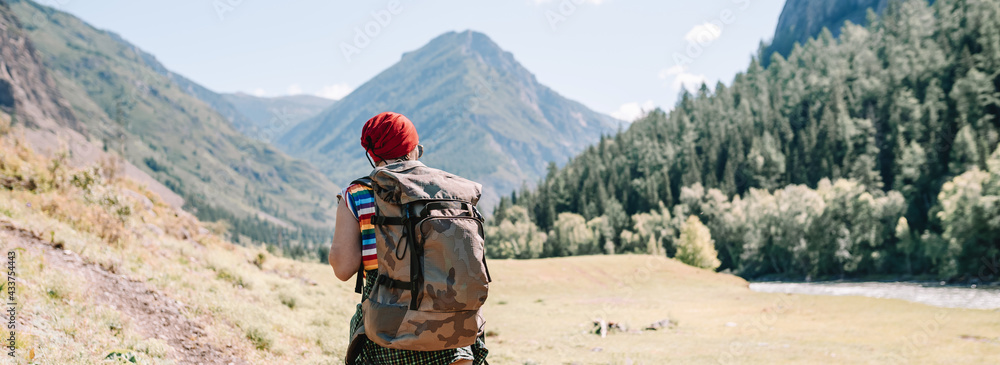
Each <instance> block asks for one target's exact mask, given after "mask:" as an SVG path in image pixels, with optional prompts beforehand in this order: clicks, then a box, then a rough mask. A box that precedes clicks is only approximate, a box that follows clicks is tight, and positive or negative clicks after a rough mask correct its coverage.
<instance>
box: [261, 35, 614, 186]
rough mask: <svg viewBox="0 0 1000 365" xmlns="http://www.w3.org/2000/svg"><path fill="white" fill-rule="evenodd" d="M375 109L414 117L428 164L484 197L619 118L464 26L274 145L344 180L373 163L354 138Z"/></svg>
mask: <svg viewBox="0 0 1000 365" xmlns="http://www.w3.org/2000/svg"><path fill="white" fill-rule="evenodd" d="M383 111H395V112H398V113H402V114H404V115H406V116H408V117H409V118H410V119H411V120H412V121H413V122H414V124H415V125H416V127H417V130H418V132H419V133H421V143H423V144H424V145H425V146H426V147H427V154H426V156H425V157H424V160H425V162H427V163H428V165H431V166H435V167H438V168H442V169H445V170H448V171H451V172H454V173H456V174H459V175H463V176H466V177H468V178H471V179H474V180H477V181H480V182H482V183H484V185H486V189H485V190H486V191H485V193H484V203H485V204H486V205H491V204H493V203H495V202H497V201H498V198H499V196H500V195H505V194H508V193H509V192H511V191H513V189H515V188H517V187H520V186H521V185H522V184H523V183H524V182H528V183H532V182H534V181H535V180H536V179H538V178H539V177H541V176H543V175H544V174H545V172H546V169H547V166H548V163H549V162H557V163H560V164H561V163H564V162H565V161H567V160H568V159H569V158H570V157H572V156H573V155H575V154H576V153H578V152H580V151H582V150H583V149H584V148H585V147H586V146H588V145H590V144H592V143H595V142H597V140H598V139H599V137H600V136H601V135H602V134H610V133H613V132H614V131H615V130H616V129H617V127H618V123H620V122H619V121H617V120H615V119H614V118H612V117H610V116H607V115H604V114H600V113H596V112H594V111H592V110H590V109H588V108H587V107H585V106H583V105H582V104H580V103H578V102H575V101H572V100H568V99H566V98H564V97H563V96H561V95H559V94H558V93H557V92H555V91H553V90H552V89H550V88H548V87H546V86H544V85H542V84H540V83H538V81H537V80H536V79H535V76H534V75H533V74H532V73H531V72H529V71H528V70H527V69H525V68H524V67H523V66H522V65H521V64H519V63H518V62H517V60H515V59H514V56H513V55H512V54H511V53H510V52H506V51H504V50H503V49H501V48H500V47H499V46H498V45H497V44H496V43H494V42H493V41H492V40H491V39H490V38H489V37H487V36H486V35H484V34H482V33H478V32H474V31H464V32H449V33H445V34H443V35H441V36H438V37H437V38H435V39H433V40H432V41H430V42H429V43H428V44H427V45H425V46H424V47H421V48H420V49H418V50H416V51H412V52H408V53H405V54H403V56H402V58H401V60H400V61H399V62H398V63H396V64H395V65H393V66H392V67H390V68H389V69H387V70H385V71H383V72H382V73H380V74H379V75H378V76H376V77H375V78H373V79H372V80H370V81H369V82H367V83H365V84H364V85H362V86H361V87H358V88H357V89H356V90H355V91H354V92H352V93H351V94H350V95H348V96H347V97H345V98H344V99H342V100H341V101H339V102H337V103H336V104H335V105H333V106H332V107H330V108H328V109H326V110H325V111H323V112H322V113H321V114H319V115H318V116H316V117H314V118H312V119H309V120H307V121H304V122H302V123H300V124H299V125H297V126H296V127H295V128H293V129H292V130H290V131H289V132H288V133H286V134H285V135H284V136H282V137H281V138H279V139H278V140H277V144H278V145H279V146H280V147H281V148H283V149H284V150H285V151H287V152H289V153H290V154H292V155H294V156H297V157H300V158H303V159H305V160H308V161H310V162H312V163H313V164H314V165H316V166H317V167H318V168H319V169H320V170H321V171H323V172H324V173H326V174H327V176H329V177H330V178H331V179H332V180H333V181H335V182H337V183H339V184H344V183H347V182H349V181H350V180H351V179H353V178H356V177H358V176H361V175H364V174H367V173H368V172H369V171H370V170H371V167H370V166H369V165H368V162H367V161H366V160H365V157H364V150H363V149H362V148H361V145H360V143H359V139H358V138H359V135H360V131H361V127H362V125H363V124H364V123H365V121H366V120H368V119H369V118H371V117H372V116H374V115H376V114H378V113H379V112H383Z"/></svg>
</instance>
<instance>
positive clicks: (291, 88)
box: [288, 84, 302, 95]
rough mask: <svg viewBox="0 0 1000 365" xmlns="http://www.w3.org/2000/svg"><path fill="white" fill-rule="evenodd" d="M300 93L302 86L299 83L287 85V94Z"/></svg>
mask: <svg viewBox="0 0 1000 365" xmlns="http://www.w3.org/2000/svg"><path fill="white" fill-rule="evenodd" d="M301 93H302V87H301V86H299V84H291V85H288V95H299V94H301Z"/></svg>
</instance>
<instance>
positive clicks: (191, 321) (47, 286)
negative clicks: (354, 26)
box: [0, 128, 1000, 364]
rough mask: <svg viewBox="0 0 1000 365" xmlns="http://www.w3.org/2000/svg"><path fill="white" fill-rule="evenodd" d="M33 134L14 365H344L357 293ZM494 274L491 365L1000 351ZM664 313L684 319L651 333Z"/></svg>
mask: <svg viewBox="0 0 1000 365" xmlns="http://www.w3.org/2000/svg"><path fill="white" fill-rule="evenodd" d="M4 130H6V128H0V131H4ZM21 140H22V139H21V137H20V136H19V135H18V133H17V132H15V133H14V134H13V136H9V135H8V136H3V137H0V185H2V186H3V187H4V188H5V189H0V250H3V251H4V252H10V251H13V252H15V254H16V256H15V266H16V268H15V270H16V276H15V277H16V280H17V281H16V286H15V288H16V290H15V296H16V302H17V303H18V304H17V307H16V309H17V321H18V322H17V324H18V327H17V331H18V332H17V342H16V348H17V350H16V351H17V361H16V362H17V363H28V362H30V361H33V362H34V363H43V364H70V363H72V364H88V363H105V359H106V358H108V357H112V358H115V357H121V358H131V357H135V358H136V361H137V362H138V363H148V364H168V363H176V362H183V363H199V362H201V363H207V364H213V363H219V364H226V363H236V364H241V363H253V364H275V363H296V364H329V363H333V364H336V363H339V361H340V359H341V357H342V356H343V353H344V351H345V348H346V345H347V324H348V320H349V318H350V316H351V315H352V314H353V311H354V305H355V303H356V302H357V300H358V298H357V295H356V294H354V293H353V282H347V283H343V282H339V281H338V280H336V279H335V278H334V275H333V271H332V270H331V269H330V267H329V266H326V265H321V264H314V263H303V262H298V261H292V260H288V259H284V258H279V257H274V256H271V255H270V254H268V253H267V252H266V251H264V250H262V249H254V248H247V247H242V246H236V245H233V244H231V243H228V242H225V241H224V240H222V239H220V238H219V237H218V236H216V235H215V234H212V233H210V232H209V231H208V230H206V229H204V226H205V225H204V224H203V223H200V222H198V221H197V220H196V219H194V218H193V217H191V216H190V215H187V214H185V213H183V212H181V211H178V210H176V209H174V208H171V207H169V206H167V205H165V204H164V203H163V202H162V201H161V200H160V199H159V198H158V197H157V196H156V195H154V194H152V193H150V192H148V191H146V190H145V189H144V188H142V187H141V186H138V185H137V184H135V183H134V182H131V181H129V180H125V179H121V178H120V177H119V175H118V174H116V173H115V171H116V169H114V167H113V166H99V167H95V168H91V169H83V170H71V169H67V168H66V167H65V166H64V165H61V164H59V162H58V161H59V160H49V159H45V158H41V157H39V156H37V155H35V154H34V153H32V152H31V149H29V148H28V147H27V146H26V145H24V144H23V143H21ZM490 269H491V273H492V274H493V278H494V282H493V284H492V288H491V289H492V290H491V292H490V298H489V301H488V303H487V308H486V311H485V315H486V318H487V329H488V330H489V332H488V339H487V344H488V346H489V347H490V349H491V356H490V362H491V363H493V364H524V363H536V364H551V363H563V362H573V363H588V364H590V363H594V364H607V363H612V364H640V363H642V364H660V363H709V362H711V363H735V362H739V363H790V362H797V363H803V362H822V363H859V362H877V363H887V362H888V363H912V362H922V363H944V362H949V363H988V362H989V361H990V360H991V359H995V355H996V353H997V352H998V351H1000V316H998V315H997V312H996V311H982V310H960V309H940V308H933V307H928V306H924V305H919V304H912V303H906V302H902V301H895V300H878V299H870V298H853V297H810V296H799V295H783V294H761V293H753V292H750V291H749V290H748V289H747V285H746V282H745V281H743V280H742V279H739V278H736V277H733V276H730V275H725V274H719V273H713V272H709V271H705V270H699V269H695V268H692V267H689V266H686V265H683V264H680V263H678V262H676V261H673V260H670V259H666V258H662V257H653V256H639V255H620V256H590V257H574V258H560V259H544V260H531V261H510V260H494V261H491V262H490ZM5 271H6V270H5ZM3 282H4V283H6V282H7V280H6V278H4V280H3ZM595 319H604V320H605V321H606V322H615V323H623V324H626V325H627V328H625V331H613V332H610V333H609V334H608V335H607V336H606V337H603V338H602V337H601V336H598V335H596V334H592V333H590V331H591V329H592V327H593V321H594V320H595ZM662 320H672V321H674V323H675V325H674V326H671V325H669V324H668V325H667V328H663V329H660V330H656V331H651V330H641V329H642V328H644V327H646V326H648V325H650V324H652V323H654V322H660V321H662ZM629 329H635V330H638V331H631V330H629Z"/></svg>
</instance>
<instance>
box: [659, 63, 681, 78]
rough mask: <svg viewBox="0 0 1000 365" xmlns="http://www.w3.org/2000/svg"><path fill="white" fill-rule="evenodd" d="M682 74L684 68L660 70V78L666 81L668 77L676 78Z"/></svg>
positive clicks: (678, 66) (676, 67) (679, 66)
mask: <svg viewBox="0 0 1000 365" xmlns="http://www.w3.org/2000/svg"><path fill="white" fill-rule="evenodd" d="M682 73H684V66H681V65H677V66H674V67H671V68H665V69H663V70H660V78H661V79H664V80H666V79H667V78H669V77H670V76H676V75H680V74H682Z"/></svg>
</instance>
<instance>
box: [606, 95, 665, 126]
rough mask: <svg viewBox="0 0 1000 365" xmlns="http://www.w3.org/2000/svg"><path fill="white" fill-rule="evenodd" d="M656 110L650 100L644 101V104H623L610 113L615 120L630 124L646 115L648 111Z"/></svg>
mask: <svg viewBox="0 0 1000 365" xmlns="http://www.w3.org/2000/svg"><path fill="white" fill-rule="evenodd" d="M655 108H656V105H655V104H653V101H652V100H646V102H645V103H642V104H639V103H637V102H635V103H625V104H622V106H620V107H618V110H616V111H614V112H613V113H611V116H612V117H615V118H616V119H620V120H624V121H626V122H629V123H631V122H632V121H634V120H636V119H639V118H640V117H642V116H643V115H646V113H648V112H649V111H650V110H653V109H655Z"/></svg>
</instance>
